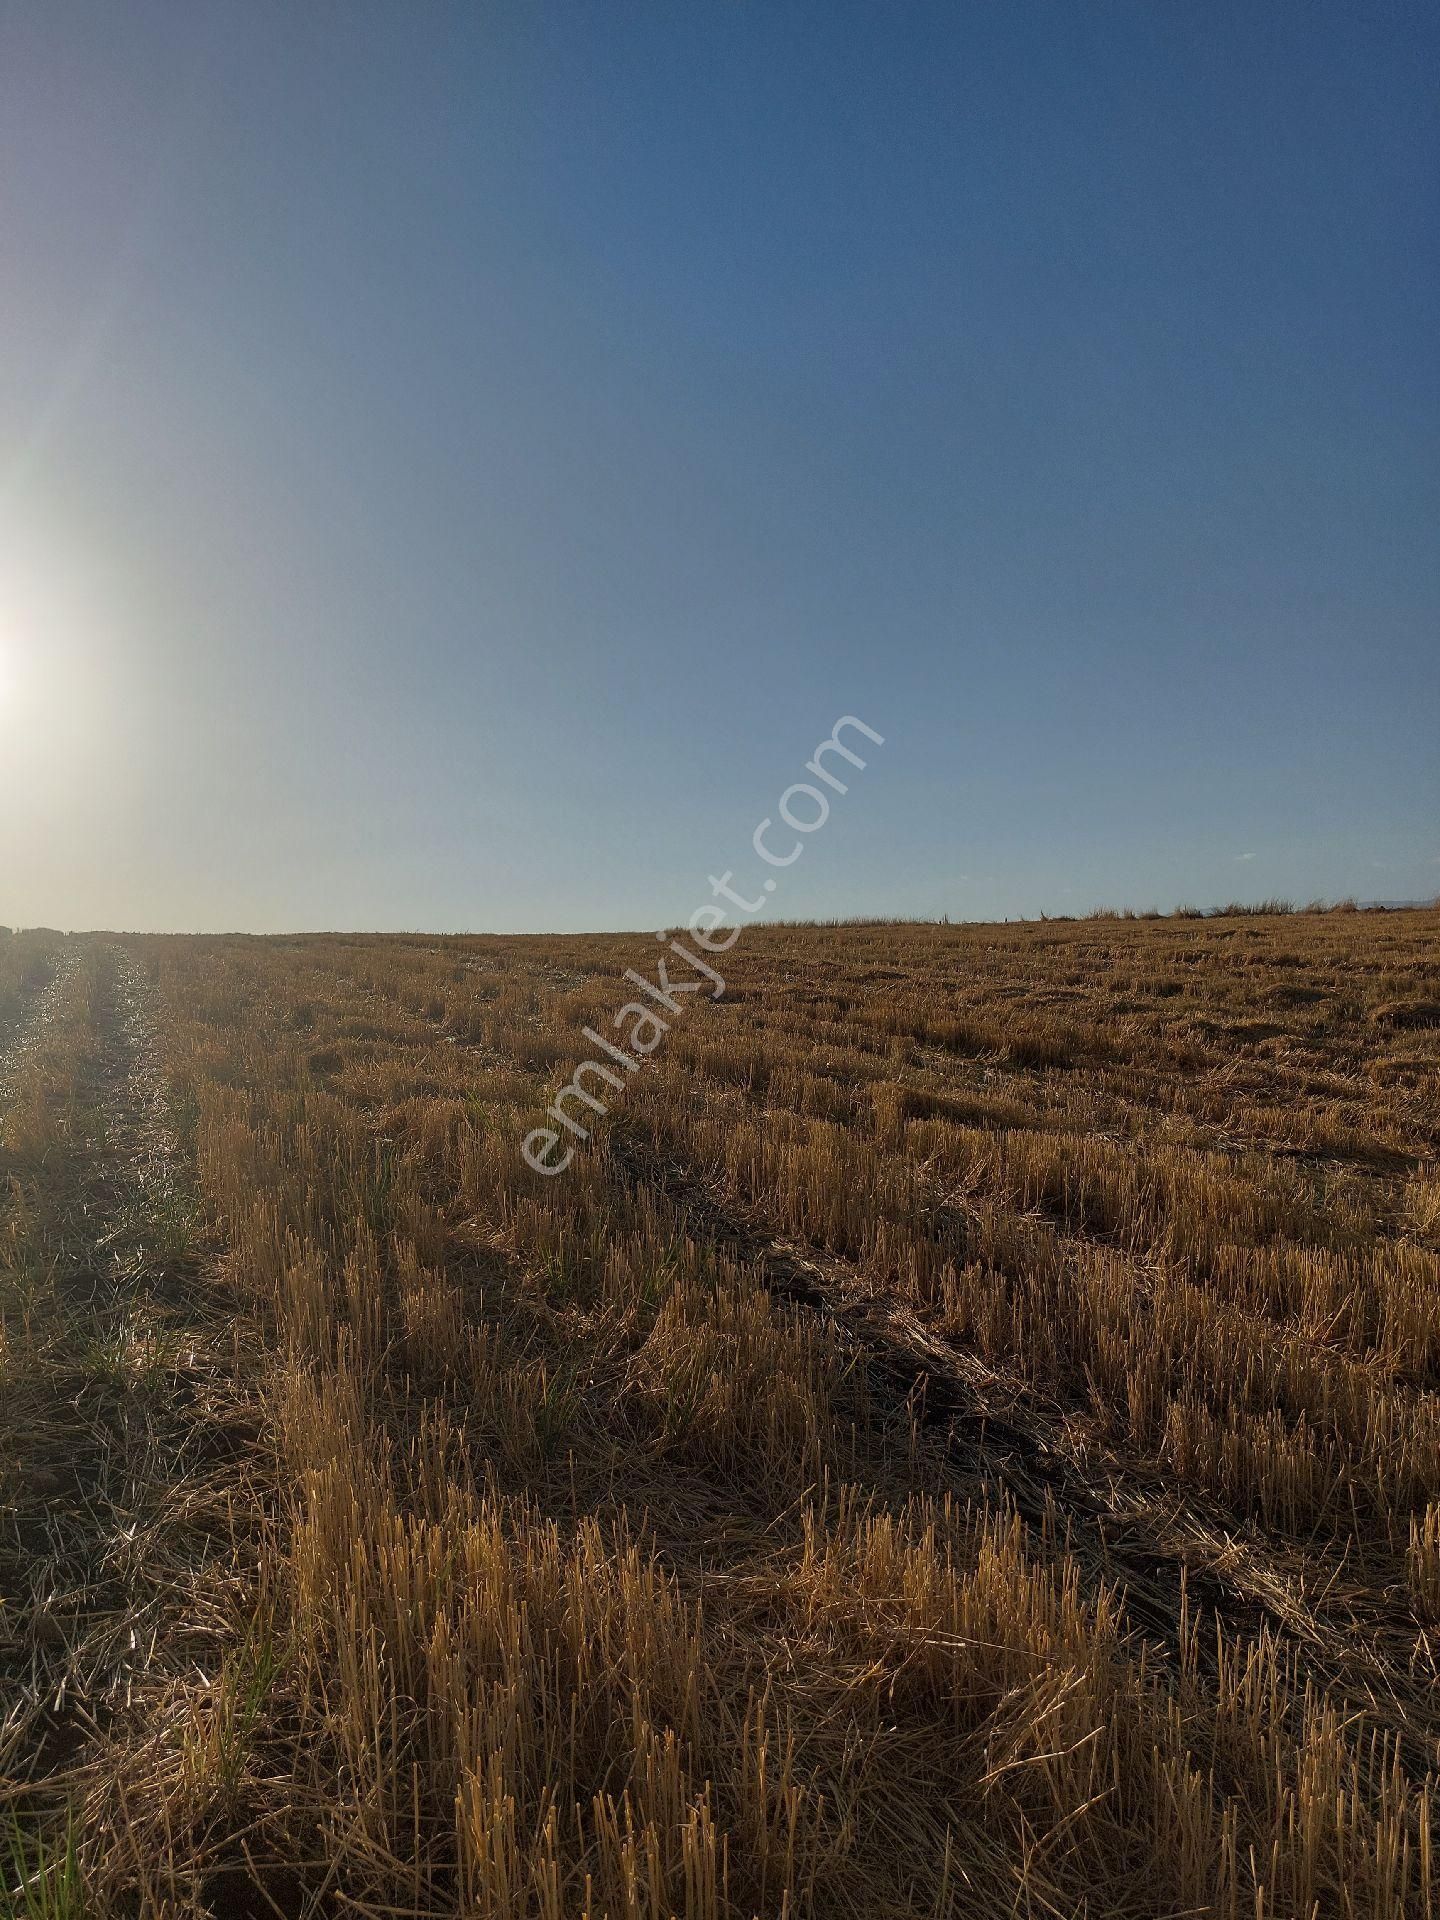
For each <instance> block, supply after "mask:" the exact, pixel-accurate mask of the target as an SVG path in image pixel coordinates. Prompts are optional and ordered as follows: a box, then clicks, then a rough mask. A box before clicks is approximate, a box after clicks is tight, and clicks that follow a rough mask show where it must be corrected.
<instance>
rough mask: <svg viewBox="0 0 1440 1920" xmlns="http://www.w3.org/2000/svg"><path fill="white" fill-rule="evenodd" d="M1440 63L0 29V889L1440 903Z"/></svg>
mask: <svg viewBox="0 0 1440 1920" xmlns="http://www.w3.org/2000/svg"><path fill="white" fill-rule="evenodd" d="M1437 53H1440V17H1437V15H1436V14H1435V12H1434V10H1433V9H1432V8H1428V7H1421V6H1414V7H1391V6H1384V5H1378V6H1364V7H1361V6H1358V5H1356V6H1351V7H1345V8H1336V7H1330V6H1324V5H1321V6H1312V5H1305V6H1301V5H1294V6H1285V5H1281V6H1267V7H1263V8H1255V7H1253V6H1238V5H1237V6H1226V5H1216V4H1206V5H1203V6H1202V5H1176V6H1164V7H1160V6H1153V5H1147V6H1129V5H1121V4H1113V5H1112V4H1107V5H1096V6H1078V7H1077V6H1074V5H1057V6H1036V5H1025V4H1021V5H1007V6H1005V7H998V6H996V7H990V6H986V7H980V6H955V5H949V6H943V7H934V8H931V7H927V6H919V5H916V6H911V5H907V6H904V7H884V6H880V5H872V6H851V5H845V4H841V5H834V4H825V5H822V4H814V5H808V6H793V5H783V4H781V5H765V6H760V5H751V4H741V5H730V4H723V5H722V4H715V5H710V6H703V7H689V6H686V7H677V6H674V5H656V6H646V5H629V4H627V5H624V6H621V5H618V4H615V5H601V4H591V5H579V4H566V5H540V6H520V5H513V6H511V5H495V6H456V7H440V6H426V5H420V6H415V7H399V6H366V5H345V6H339V5H334V6H324V5H316V6H310V7H307V8H301V9H297V8H293V7H288V6H285V7H280V6H276V7H267V6H265V5H261V4H247V5H243V6H242V5H238V4H237V5H227V6H223V7H214V6H205V5H199V6H192V5H184V6H182V5H179V4H174V5H170V6H163V7H162V6H146V5H129V6H126V7H124V8H116V7H111V6H93V7H89V6H80V5H74V4H66V3H64V0H62V3H61V4H57V5H55V6H49V7H43V8H42V7H36V6H32V5H16V6H12V7H9V8H0V288H3V321H0V325H3V336H4V352H3V356H0V920H6V921H10V922H12V923H32V922H36V921H44V922H49V923H54V924H60V925H97V924H98V925H121V926H131V927H161V928H176V929H187V928H225V927H248V928H253V929H256V930H260V931H266V930H273V929H279V928H296V927H325V926H343V927H376V928H380V927H428V928H436V929H441V928H493V929H499V930H507V929H525V928H537V929H538V928H571V927H575V928H581V927H625V926H637V927H646V926H654V925H656V924H657V923H660V922H662V921H670V920H674V919H676V918H679V917H681V916H683V915H684V914H686V913H688V911H689V909H690V907H691V905H692V904H693V903H694V902H695V901H697V900H699V899H701V898H703V897H707V894H708V889H707V887H706V884H705V882H706V875H707V874H710V873H718V872H720V871H721V870H722V869H723V868H725V867H730V868H732V869H733V870H735V871H736V872H737V874H738V873H741V872H742V871H745V872H753V871H754V868H755V863H754V858H753V855H751V854H750V853H749V850H748V849H749V840H750V834H751V831H752V829H753V827H754V825H755V823H756V822H757V821H758V820H759V819H760V818H761V817H762V816H764V815H766V814H773V813H774V812H775V804H776V800H777V798H778V795H779V794H780V792H781V791H782V790H783V789H784V788H785V787H786V786H787V785H788V784H789V783H790V782H791V781H792V780H794V779H797V778H799V777H801V772H800V770H801V767H802V765H803V762H804V761H805V759H806V758H807V757H808V756H809V754H810V752H811V750H812V749H813V747H814V745H815V743H816V742H817V741H818V740H820V739H822V738H823V737H824V736H825V735H826V734H828V732H829V730H830V727H831V724H832V722H833V721H834V720H835V719H836V718H837V716H839V715H841V714H846V713H853V714H858V715H859V716H861V717H862V718H863V719H865V720H866V721H867V722H868V723H869V724H870V725H872V726H873V727H874V728H875V729H876V730H877V731H879V732H881V733H883V734H884V735H885V745H884V747H883V749H881V750H878V751H877V752H876V753H875V755H874V758H873V760H872V762H871V765H870V767H869V768H868V769H867V771H866V773H865V774H864V775H863V776H862V777H861V778H860V779H859V780H858V781H857V783H856V785H855V787H854V788H853V789H852V792H851V793H850V794H849V795H847V796H846V797H845V799H844V801H843V802H842V801H837V804H836V808H835V811H834V813H833V815H832V817H831V820H830V821H829V823H828V824H827V825H826V827H825V829H824V831H823V833H821V834H819V835H817V836H816V837H815V838H814V839H813V840H812V841H810V842H809V843H808V844H807V847H806V853H805V857H804V859H802V860H801V861H800V862H798V863H797V865H796V866H795V867H794V868H792V869H788V870H787V871H786V873H785V875H784V877H783V884H782V886H781V887H780V888H779V889H778V890H777V894H776V896H775V904H774V911H775V912H784V913H786V914H789V915H810V914H850V913H903V914H916V915H938V914H941V913H948V914H950V915H951V917H952V918H987V917H992V916H993V917H1000V916H1006V915H1017V914H1022V913H1029V914H1035V913H1038V912H1040V911H1041V910H1042V909H1043V910H1046V911H1050V912H1064V911H1076V910H1081V909H1084V908H1086V907H1089V906H1092V905H1095V904H1097V903H1099V902H1102V901H1103V902H1109V903H1115V904H1122V903H1129V904H1133V905H1136V906H1145V905H1148V904H1152V903H1154V904H1158V905H1160V906H1169V905H1172V904H1174V903H1175V902H1177V901H1180V900H1196V901H1200V902H1213V901H1218V900H1225V899H1229V898H1233V897H1237V896H1238V897H1248V898H1255V897H1261V896H1265V895H1271V894H1289V895H1292V896H1298V897H1301V898H1307V897H1310V896H1312V895H1316V894H1325V895H1332V894H1345V893H1354V894H1358V895H1360V896H1361V897H1368V896H1379V897H1384V898H1394V897H1412V896H1419V895H1427V896H1428V895H1431V894H1434V893H1436V892H1440V753H1437V748H1436V742H1437V739H1440V646H1437V636H1440V540H1437V538H1436V533H1437V512H1436V507H1437V493H1440V487H1437V477H1440V475H1437V466H1440V462H1437V432H1436V428H1437V415H1440V364H1437V353H1436V349H1435V344H1434V342H1435V340H1436V338H1437V337H1440V325H1437V321H1440V314H1437V298H1436V296H1437V290H1440V286H1437V283H1440V248H1437V212H1440V206H1437V181H1440V164H1437V163H1440V152H1437V148H1440V139H1437V114H1436V107H1435V98H1434V85H1433V81H1434V74H1435V71H1436V58H1437Z"/></svg>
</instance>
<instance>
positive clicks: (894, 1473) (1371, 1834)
mask: <svg viewBox="0 0 1440 1920" xmlns="http://www.w3.org/2000/svg"><path fill="white" fill-rule="evenodd" d="M1437 935H1440V913H1437V912H1435V911H1432V910H1427V911H1421V912H1405V913H1393V914H1370V913H1355V912H1348V913H1345V912H1329V913H1318V912H1317V913H1304V914H1288V913H1287V914H1279V913H1277V914H1245V913H1238V912H1237V913H1227V914H1225V915H1223V916H1217V917H1210V918H1190V917H1173V918H1167V919H1160V918H1155V919H1141V920H1135V919H1121V918H1094V919H1090V920H1087V921H1076V922H1069V921H1067V922H1047V923H1043V924H1024V925H1015V926H990V927H974V926H953V927H952V926H944V925H940V926H936V925H889V924H874V925H869V924H867V925H851V926H835V927H815V926H807V927H787V926H775V927H770V928H754V929H750V930H747V932H746V934H745V936H744V938H743V939H742V940H741V942H740V944H739V945H738V946H737V947H736V948H735V949H734V950H733V951H732V952H730V953H729V954H727V955H726V957H725V959H724V961H723V962H722V963H719V964H723V968H724V973H725V979H726V983H727V991H726V993H725V995H724V996H723V997H722V998H720V999H718V1000H712V999H710V998H707V997H703V996H701V995H698V994H697V995H696V996H694V997H693V999H691V1000H690V1001H688V1002H687V1003H686V1006H685V1010H684V1012H683V1014H680V1015H677V1016H676V1017H675V1018H674V1019H673V1021H671V1022H670V1027H671V1030H670V1031H669V1032H668V1034H667V1035H666V1036H665V1038H664V1040H663V1043H662V1044H660V1045H659V1046H658V1047H657V1048H656V1050H655V1052H654V1054H653V1056H652V1057H651V1059H650V1061H649V1062H648V1063H647V1065H646V1066H645V1068H644V1070H643V1071H640V1072H637V1073H636V1074H635V1075H634V1076H633V1078H627V1079H626V1081H625V1084H624V1086H623V1088H622V1090H620V1091H618V1092H615V1093H614V1094H613V1097H611V1095H610V1093H609V1091H608V1090H607V1089H605V1088H602V1089H601V1090H602V1091H603V1092H605V1093H606V1098H607V1104H608V1105H609V1106H610V1111H609V1112H608V1114H606V1115H604V1116H603V1117H602V1116H598V1115H594V1114H589V1115H588V1120H589V1121H593V1125H591V1126H590V1127H589V1131H590V1132H591V1134H592V1137H591V1138H590V1139H589V1140H588V1141H586V1142H583V1143H582V1142H578V1141H574V1140H573V1136H569V1135H567V1139H571V1140H572V1143H573V1144H575V1147H576V1151H575V1154H574V1159H573V1162H572V1163H571V1164H570V1165H569V1166H568V1169H567V1170H566V1171H565V1172H564V1173H563V1174H561V1175H558V1176H556V1177H553V1178H546V1177H544V1176H542V1175H540V1174H537V1173H534V1172H532V1171H531V1170H530V1169H529V1168H528V1167H527V1166H526V1165H525V1163H524V1162H523V1160H522V1158H521V1142H522V1140H523V1139H524V1138H525V1136H526V1134H527V1133H528V1132H529V1131H530V1130H531V1129H533V1128H535V1127H537V1126H540V1125H544V1124H546V1122H545V1109H546V1107H547V1106H548V1105H549V1104H550V1103H551V1102H552V1100H553V1098H554V1093H555V1090H556V1088H558V1087H560V1086H562V1085H563V1084H564V1082H565V1081H566V1080H567V1079H568V1078H569V1076H570V1073H571V1071H572V1069H573V1068H574V1066H575V1065H576V1063H577V1062H578V1061H580V1060H581V1059H583V1058H586V1057H587V1056H593V1054H594V1048H593V1046H592V1045H591V1043H590V1042H588V1041H587V1040H586V1039H585V1038H583V1037H582V1033H581V1030H582V1029H583V1028H587V1027H588V1028H591V1029H594V1030H598V1031H602V1032H607V1033H608V1032H610V1031H611V1030H612V1029H611V1021H612V1016H613V1015H614V1013H615V1012H616V1011H617V1010H618V1009H619V1008H620V1006H621V1005H622V1004H623V1003H624V1001H625V999H626V997H627V995H628V994H629V992H630V989H629V988H628V987H627V986H626V985H625V984H624V982H623V981H622V975H623V974H624V973H625V970H626V969H627V968H631V967H636V968H639V969H641V970H645V969H646V968H647V967H648V966H649V964H650V961H649V955H650V954H651V953H653V952H654V948H653V946H652V945H651V944H650V942H649V937H648V936H644V935H641V936H633V935H631V936H620V935H615V936H604V937H600V936H574V937H565V938H560V937H554V938H538V937H536V938H500V937H465V938H419V937H346V936H326V937H319V936H317V937H305V938H287V939H272V940H262V939H250V938H238V937H237V938H229V939H226V938H186V939H180V938H175V939H161V938H123V937H119V936H105V937H100V936H96V937H93V938H85V939H73V938H72V939H59V938H55V937H51V936H46V935H25V936H17V937H0V1101H3V1116H0V1128H3V1130H0V1291H3V1306H4V1345H3V1350H0V1367H3V1395H0V1449H3V1451H0V1473H3V1481H0V1494H3V1534H0V1571H3V1576H4V1600H5V1615H4V1622H3V1625H4V1642H3V1648H0V1676H3V1682H4V1699H5V1707H4V1715H5V1718H4V1721H3V1726H0V1742H3V1744H0V1766H3V1769H4V1782H3V1790H4V1795H5V1800H6V1819H7V1823H8V1829H9V1839H8V1842H7V1843H5V1844H6V1846H7V1847H8V1858H7V1859H6V1860H5V1867H6V1885H7V1887H8V1888H9V1898H10V1901H11V1905H12V1910H13V1911H15V1912H17V1913H19V1914H24V1915H33V1916H35V1917H36V1920H39V1916H42V1915H43V1916H62V1915H63V1916H78V1915H80V1914H91V1915H107V1916H108V1915H110V1914H132V1913H147V1914H148V1913H162V1912H163V1913H167V1914H168V1913H176V1914H203V1913H209V1914H214V1915H216V1916H217V1917H218V1916H229V1915H241V1914H243V1915H247V1916H248V1915H257V1916H258V1915H261V1914H267V1913H279V1914H280V1915H282V1916H291V1915H295V1916H300V1915H309V1914H332V1913H333V1914H354V1915H363V1916H373V1917H374V1920H381V1916H385V1917H386V1920H390V1917H391V1916H395V1915H407V1916H417V1920H418V1916H429V1915H448V1914H464V1915H474V1916H477V1917H478V1916H484V1917H485V1920H519V1917H520V1916H546V1917H553V1920H560V1916H571V1915H575V1916H579V1915H585V1916H589V1917H590V1920H601V1917H602V1916H613V1917H614V1920H620V1916H625V1917H626V1920H630V1917H632V1916H633V1917H634V1920H641V1917H642V1916H643V1917H644V1920H665V1917H666V1916H670V1915H674V1916H683V1917H684V1920H691V1917H692V1916H693V1917H694V1920H700V1917H701V1916H711V1915H713V1916H720V1915H734V1916H750V1915H761V1916H767V1920H768V1916H771V1915H784V1916H787V1920H789V1917H793V1920H799V1917H800V1916H808V1915H814V1916H817V1917H818V1916H826V1917H828V1916H837V1917H838V1916H854V1920H861V1916H865V1917H867V1920H868V1917H869V1916H896V1917H898V1916H902V1915H903V1916H922V1915H924V1916H942V1915H955V1916H974V1917H975V1920H988V1917H989V1916H994V1915H1004V1914H1023V1915H1027V1916H1030V1915H1033V1916H1041V1915H1080V1914H1086V1915H1090V1916H1093V1917H1094V1920H1100V1916H1112V1915H1114V1916H1134V1920H1157V1917H1158V1916H1173V1920H1180V1916H1182V1915H1185V1916H1200V1915H1207V1916H1209V1915H1213V1916H1226V1920H1240V1916H1244V1917H1245V1920H1293V1917H1295V1916H1305V1917H1306V1920H1309V1917H1310V1916H1316V1917H1317V1920H1318V1917H1326V1920H1328V1916H1332V1915H1334V1916H1347V1917H1349V1916H1355V1917H1356V1920H1359V1917H1361V1916H1364V1917H1366V1920H1368V1917H1370V1916H1376V1917H1377V1920H1378V1917H1379V1916H1387V1917H1391V1920H1400V1917H1401V1916H1420V1915H1424V1914H1426V1913H1427V1912H1429V1911H1432V1910H1433V1905H1434V1901H1435V1897H1436V1891H1437V1868H1436V1865H1435V1863H1434V1858H1433V1852H1432V1847H1433V1840H1432V1820H1433V1790H1434V1787H1433V1783H1434V1781H1435V1778H1436V1776H1437V1772H1440V1707H1437V1698H1440V1691H1437V1681H1440V1667H1437V1661H1440V1098H1437V1095H1440V1024H1437V1019H1436V1011H1435V1010H1436V1008H1437V1006H1440V941H1437Z"/></svg>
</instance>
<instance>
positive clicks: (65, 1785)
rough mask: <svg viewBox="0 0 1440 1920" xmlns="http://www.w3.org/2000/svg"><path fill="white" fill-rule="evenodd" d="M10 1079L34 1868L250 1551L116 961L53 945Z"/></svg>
mask: <svg viewBox="0 0 1440 1920" xmlns="http://www.w3.org/2000/svg"><path fill="white" fill-rule="evenodd" d="M4 1091H5V1095H6V1098H5V1104H4V1109H3V1114H0V1118H3V1122H4V1129H5V1130H4V1133H3V1135H0V1139H3V1147H0V1307H3V1313H4V1332H5V1346H4V1349H3V1352H4V1394H3V1400H0V1472H3V1480H0V1593H3V1601H4V1612H3V1616H0V1691H3V1695H4V1699H5V1702H6V1711H5V1718H4V1721H3V1725H0V1770H3V1773H0V1791H3V1792H4V1794H5V1795H6V1797H7V1798H8V1799H9V1801H10V1803H11V1806H12V1808H13V1809H14V1816H13V1818H14V1824H15V1829H16V1832H17V1834H19V1835H21V1836H23V1838H22V1839H21V1840H20V1841H18V1842H17V1845H18V1847H19V1848H20V1862H19V1863H20V1864H23V1865H24V1866H25V1867H26V1868H27V1869H29V1870H30V1871H31V1872H39V1873H41V1874H42V1875H44V1874H45V1873H47V1872H48V1871H49V1868H48V1866H47V1862H48V1861H49V1860H51V1859H52V1858H53V1855H52V1852H51V1850H50V1849H51V1847H52V1844H53V1840H52V1834H51V1830H52V1826H53V1824H54V1823H55V1822H56V1821H57V1819H58V1820H60V1821H64V1820H65V1818H66V1812H65V1810H66V1808H67V1807H68V1808H69V1809H70V1810H71V1815H72V1817H73V1816H74V1814H75V1813H76V1812H77V1811H78V1805H77V1803H79V1802H80V1801H81V1800H82V1799H83V1798H84V1796H85V1794H86V1793H87V1791H88V1790H89V1789H90V1788H91V1787H92V1786H94V1784H95V1780H96V1774H97V1770H99V1769H101V1767H102V1764H103V1763H104V1761H105V1760H106V1758H107V1746H108V1743H109V1742H110V1741H111V1740H112V1739H117V1738H120V1737H122V1736H123V1734H124V1733H125V1731H126V1729H127V1727H128V1728H129V1729H130V1730H131V1731H132V1732H133V1731H134V1729H135V1728H136V1727H137V1726H138V1724H139V1721H140V1718H141V1715H142V1710H143V1709H144V1708H145V1707H146V1705H147V1704H148V1702H149V1701H150V1699H151V1697H152V1696H153V1695H154V1694H155V1692H156V1690H157V1688H159V1687H160V1685H161V1684H162V1683H163V1679H164V1677H165V1675H167V1674H173V1673H174V1672H176V1671H178V1670H180V1668H182V1667H184V1666H191V1665H195V1664H198V1665H199V1666H200V1667H201V1668H202V1670H203V1669H204V1667H205V1666H206V1664H207V1662H208V1661H210V1660H211V1659H212V1658H213V1656H214V1654H215V1650H216V1647H217V1645H218V1644H219V1642H220V1641H221V1640H223V1639H224V1637H225V1634H226V1630H227V1625H228V1621H229V1615H230V1608H229V1599H230V1593H229V1589H230V1588H232V1587H233V1586H234V1585H235V1583H236V1581H237V1580H238V1579H240V1578H241V1576H240V1574H239V1567H240V1563H241V1561H242V1560H243V1558H244V1552H243V1545H242V1543H241V1542H240V1541H239V1540H237V1538H236V1537H235V1532H234V1525H233V1519H232V1512H233V1508H232V1502H231V1499H230V1495H231V1493H232V1492H233V1469H231V1470H230V1471H229V1473H228V1474H227V1473H225V1472H224V1471H223V1469H222V1465H221V1463H222V1462H225V1461H227V1460H228V1459H229V1458H230V1457H231V1456H233V1454H234V1453H235V1452H236V1451H237V1450H238V1448H239V1447H240V1446H253V1445H254V1435H253V1433H245V1434H241V1435H237V1433H236V1430H235V1429H236V1421H237V1418H238V1417H239V1409H238V1397H237V1392H236V1387H235V1377H236V1348H235V1344H234V1334H233V1330H232V1324H231V1322H230V1319H229V1316H228V1315H222V1314H221V1313H220V1312H219V1310H218V1309H219V1307H220V1304H221V1303H220V1302H219V1301H218V1300H217V1298H216V1297H215V1293H214V1289H213V1288H212V1287H211V1286H209V1284H208V1283H207V1282H206V1280H205V1278H204V1273H203V1268H202V1265H201V1262H200V1260H199V1258H198V1253H197V1249H196V1246H195V1242H194V1232H193V1213H192V1209H191V1206H190V1202H189V1199H188V1194H187V1190H186V1183H185V1180H184V1178H183V1176H182V1173H181V1171H180V1169H179V1167H178V1165H177V1161H176V1154H175V1150H174V1142H173V1140H172V1137H171V1134H170V1131H169V1128H168V1126H167V1123H166V1113H165V1090H164V1083H163V1078H162V1075H161V1072H160V1068H159V1063H158V1056H157V1053H156V1048H155V1041H154V1035H153V1028H152V1017H151V998H150V991H149V986H148V982H146V981H145V980H144V979H143V978H142V976H141V974H140V971H139V969H138V968H137V966H136V964H135V962H134V960H133V958H132V957H131V955H129V954H128V953H127V952H126V951H125V950H124V949H123V948H121V947H119V946H114V945H98V944H97V945H92V946H87V947H86V948H84V949H82V950H78V951H76V950H72V951H70V952H68V953H67V954H66V955H65V956H64V958H63V959H62V962H61V965H60V968H59V970H58V972H57V975H56V978H55V980H54V982H53V984H52V985H51V986H50V987H49V988H48V989H47V990H46V991H45V993H44V995H43V997H42V999H41V1001H40V1004H39V1006H38V1008H37V1011H36V1016H35V1018H34V1021H33V1023H32V1024H31V1025H30V1028H29V1030H28V1031H27V1032H26V1033H25V1034H24V1035H23V1036H22V1037H21V1040H20V1043H19V1044H18V1045H17V1047H16V1048H15V1049H14V1057H13V1059H12V1060H11V1062H10V1070H9V1076H8V1081H7V1083H6V1084H5V1088H4ZM92 1804H93V1803H92ZM81 1844H82V1845H83V1844H84V1843H83V1838H82V1841H81ZM12 1851H14V1849H12ZM0 1866H3V1870H4V1871H5V1872H6V1874H8V1875H10V1877H12V1878H13V1877H14V1872H15V1870H16V1864H15V1863H12V1862H11V1861H9V1860H6V1859H5V1858H4V1852H3V1849H0ZM12 1891H13V1889H12Z"/></svg>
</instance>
